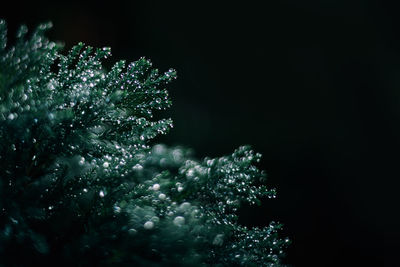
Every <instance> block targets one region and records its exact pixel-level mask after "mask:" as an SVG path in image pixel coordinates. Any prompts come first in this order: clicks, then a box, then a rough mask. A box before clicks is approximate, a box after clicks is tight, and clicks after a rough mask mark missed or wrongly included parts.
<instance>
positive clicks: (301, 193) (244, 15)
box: [0, 0, 400, 266]
mask: <svg viewBox="0 0 400 267" xmlns="http://www.w3.org/2000/svg"><path fill="white" fill-rule="evenodd" d="M261 2H265V3H264V4H260V3H261ZM399 11H400V9H399V8H398V7H397V6H394V5H393V4H392V5H390V4H388V3H385V2H383V1H380V2H378V1H376V2H373V1H360V0H356V1H345V0H342V1H332V0H331V1H314V0H306V1H294V0H293V1H289V0H285V1H260V2H258V3H257V2H251V1H241V2H238V3H235V1H231V2H226V3H223V2H221V1H215V2H214V3H206V2H204V1H182V2H180V3H178V2H173V1H148V0H143V1H125V2H122V3H121V2H118V1H108V2H107V3H104V4H103V3H101V2H100V1H98V2H85V3H74V2H65V3H61V2H56V1H54V2H46V3H45V2H43V3H42V2H30V3H29V4H27V3H22V2H18V1H14V2H13V3H11V5H8V6H5V5H4V3H3V4H2V6H1V7H0V17H2V18H5V19H6V20H7V22H8V24H9V29H10V33H11V34H14V33H15V30H16V28H17V26H18V25H19V24H21V23H26V24H27V25H28V26H29V27H30V28H32V27H34V26H36V25H37V24H38V23H40V22H43V21H49V20H50V21H52V22H53V23H54V29H53V30H52V31H51V32H50V33H49V36H50V37H51V38H52V40H60V41H63V42H65V44H66V48H67V49H69V48H70V47H71V46H72V45H74V44H76V43H77V42H78V41H83V42H85V43H86V44H88V45H92V46H96V47H102V46H110V47H112V51H113V55H114V56H113V60H111V61H110V62H108V64H112V63H113V62H115V61H116V60H118V59H127V60H128V61H133V60H136V59H138V58H139V57H141V56H146V57H147V58H149V59H151V60H152V61H153V63H154V65H155V66H156V67H158V68H160V70H167V69H168V68H170V67H172V68H175V69H176V70H177V71H178V80H177V81H176V82H174V83H173V84H172V85H171V87H170V95H171V98H172V100H173V103H174V104H173V107H172V108H171V110H169V111H168V112H165V113H163V115H165V117H172V118H173V120H174V124H175V127H174V129H173V130H172V131H171V132H170V133H169V134H168V135H167V136H165V137H162V138H160V139H158V141H159V142H164V143H166V144H169V145H174V144H180V145H185V146H188V147H192V148H193V149H194V151H196V156H198V157H204V156H220V155H225V154H228V153H230V152H232V151H233V149H235V148H236V147H238V146H239V145H241V144H251V145H252V146H253V148H254V149H255V150H256V151H258V152H261V153H262V154H263V156H264V157H263V161H262V164H261V165H262V166H261V167H262V168H263V169H265V170H267V172H268V174H269V184H270V185H272V186H273V187H276V188H277V189H278V198H277V199H276V200H268V201H265V203H264V204H263V206H262V208H261V210H260V208H249V207H246V209H244V210H243V214H242V215H243V216H244V218H243V222H244V223H247V224H250V225H265V224H267V223H268V222H269V221H270V220H277V221H280V222H282V223H284V224H285V232H284V233H283V234H284V235H287V236H289V237H290V238H291V239H292V241H293V244H292V246H291V247H290V249H289V250H288V256H287V260H286V262H287V263H289V264H292V265H294V266H399V265H396V262H395V261H394V260H395V257H396V250H394V249H393V248H395V245H396V244H397V240H399V239H398V238H399V231H398V230H397V225H399V224H398V223H397V221H396V218H397V217H398V216H397V208H395V207H394V208H393V209H391V208H389V206H390V205H388V202H386V201H384V199H385V200H386V199H387V198H386V197H387V196H389V199H387V200H388V201H389V200H390V203H392V204H395V205H394V206H396V201H397V190H396V188H397V187H391V188H392V189H393V190H387V186H386V185H387V184H388V182H391V181H396V180H397V179H398V177H399V176H398V174H397V172H395V166H396V164H397V162H398V160H397V157H398V156H397V154H396V149H395V147H396V146H397V145H398V144H399V138H398V136H399V115H400V109H399V106H398V103H399V100H400V91H399V85H400V38H399V30H398V29H399V27H398V26H399V22H400V18H399V16H398V13H399ZM389 192H390V193H389ZM390 196H392V198H390ZM386 211H390V213H391V214H395V215H396V216H397V217H396V216H392V217H391V218H390V220H387V219H385V217H386V216H384V214H386ZM394 217H396V218H394ZM390 248H392V249H393V250H390Z"/></svg>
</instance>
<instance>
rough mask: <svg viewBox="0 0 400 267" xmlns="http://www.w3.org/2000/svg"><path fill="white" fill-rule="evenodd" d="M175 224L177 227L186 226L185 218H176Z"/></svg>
mask: <svg viewBox="0 0 400 267" xmlns="http://www.w3.org/2000/svg"><path fill="white" fill-rule="evenodd" d="M174 224H175V225H176V226H182V225H184V224H185V218H184V217H182V216H176V217H175V219H174Z"/></svg>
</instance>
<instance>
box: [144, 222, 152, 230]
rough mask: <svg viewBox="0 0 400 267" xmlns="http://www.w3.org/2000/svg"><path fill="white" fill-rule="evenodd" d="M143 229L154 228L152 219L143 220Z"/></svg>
mask: <svg viewBox="0 0 400 267" xmlns="http://www.w3.org/2000/svg"><path fill="white" fill-rule="evenodd" d="M143 227H144V229H146V230H150V229H153V228H154V223H153V222H152V221H147V222H145V224H144V225H143Z"/></svg>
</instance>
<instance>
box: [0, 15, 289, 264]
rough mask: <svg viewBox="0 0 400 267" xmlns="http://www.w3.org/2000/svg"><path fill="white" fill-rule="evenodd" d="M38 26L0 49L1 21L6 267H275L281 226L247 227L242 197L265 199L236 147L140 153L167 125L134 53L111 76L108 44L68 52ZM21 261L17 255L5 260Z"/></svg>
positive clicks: (163, 104)
mask: <svg viewBox="0 0 400 267" xmlns="http://www.w3.org/2000/svg"><path fill="white" fill-rule="evenodd" d="M49 27H50V25H49V24H45V25H41V26H39V27H38V28H37V29H36V31H34V32H33V33H32V34H31V36H29V37H27V29H26V27H25V26H23V27H21V28H20V30H19V31H18V34H17V38H16V42H15V45H14V46H12V47H7V45H6V44H7V40H6V35H7V34H6V24H5V22H4V21H0V140H1V142H0V149H1V150H0V166H1V168H0V194H1V199H0V259H1V263H3V264H5V265H21V264H22V265H32V264H41V265H42V264H46V263H52V264H73V265H79V266H80V265H107V266H108V265H127V264H136V265H138V266H165V265H177V266H196V265H221V266H235V265H246V266H264V265H265V266H278V265H280V262H281V257H282V255H283V249H284V248H285V247H286V246H287V244H288V243H289V242H288V240H287V239H285V240H283V239H280V238H279V237H278V230H279V229H280V228H281V225H279V224H277V223H274V222H272V223H271V224H270V225H269V226H267V227H265V228H251V229H249V228H247V227H245V226H241V225H240V224H239V223H238V217H237V215H236V212H237V210H238V208H239V207H240V205H241V204H242V203H243V202H247V203H250V204H255V203H260V200H259V199H260V198H261V197H275V191H274V190H269V189H267V188H266V186H265V185H263V182H264V180H265V174H264V172H263V171H260V170H258V169H257V168H256V167H255V164H256V163H257V162H258V161H259V160H260V155H259V154H257V153H254V152H253V151H252V150H251V149H250V148H249V147H240V148H239V149H237V150H236V151H235V152H234V153H233V154H232V155H230V156H226V157H221V158H216V159H209V158H206V159H204V160H203V161H198V160H196V159H194V158H192V156H191V154H190V151H189V150H187V149H183V148H179V147H176V148H168V147H166V146H164V145H155V146H153V147H150V146H149V141H150V140H151V139H153V138H154V137H155V136H157V135H158V134H165V133H166V132H167V131H168V129H170V128H171V127H172V121H171V120H170V119H161V120H154V119H153V112H154V111H156V110H162V109H165V108H168V107H169V106H170V105H171V102H170V100H169V98H168V93H167V91H166V88H165V87H166V85H167V84H168V83H169V82H170V81H172V80H173V79H175V77H176V73H175V71H174V70H172V69H171V70H169V71H167V72H165V73H162V74H160V73H159V72H158V70H157V69H154V68H152V65H151V62H150V61H149V60H147V59H144V58H141V59H139V60H138V61H136V62H133V63H130V64H128V65H126V63H125V61H119V62H117V63H116V64H115V65H114V67H112V68H111V70H110V71H106V70H104V69H103V67H102V63H101V61H102V60H103V59H105V58H107V57H109V56H110V55H111V52H110V49H109V48H103V49H93V48H92V47H89V46H85V45H84V44H82V43H79V44H78V45H76V46H74V47H73V48H72V49H71V51H70V52H69V53H68V54H67V55H62V54H60V53H59V51H60V46H58V45H56V44H55V43H52V42H50V41H48V40H47V38H46V37H45V36H44V32H45V31H46V30H47V29H48V28H49ZM22 254H23V255H24V257H17V256H16V255H22Z"/></svg>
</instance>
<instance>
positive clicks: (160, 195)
mask: <svg viewBox="0 0 400 267" xmlns="http://www.w3.org/2000/svg"><path fill="white" fill-rule="evenodd" d="M158 198H159V199H161V200H164V199H166V198H167V196H166V195H165V194H163V193H161V194H159V195H158Z"/></svg>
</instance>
